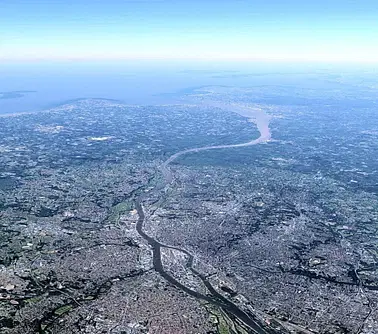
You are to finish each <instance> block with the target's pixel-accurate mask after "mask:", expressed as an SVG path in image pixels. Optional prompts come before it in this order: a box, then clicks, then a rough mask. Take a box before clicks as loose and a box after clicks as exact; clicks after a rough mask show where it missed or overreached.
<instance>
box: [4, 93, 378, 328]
mask: <svg viewBox="0 0 378 334" xmlns="http://www.w3.org/2000/svg"><path fill="white" fill-rule="evenodd" d="M269 90H272V88H271V87H269ZM363 92H364V93H361V92H360V91H359V92H358V93H357V92H355V91H353V90H351V91H347V92H343V93H342V94H341V93H340V92H339V91H337V90H334V91H332V90H329V91H326V90H324V91H322V92H321V93H319V91H314V90H306V89H303V90H296V91H295V92H294V93H293V91H292V90H290V89H289V88H285V87H279V86H277V87H275V89H274V94H268V93H267V89H266V88H265V87H255V88H245V87H244V88H237V87H225V86H222V87H221V86H204V87H198V88H192V89H190V90H188V91H186V92H185V93H183V94H182V96H181V97H180V99H181V102H180V103H177V104H167V105H152V106H135V105H126V104H124V103H121V102H119V101H115V100H106V99H80V100H75V101H70V102H67V103H65V104H63V105H61V106H58V107H54V108H51V109H48V110H45V111H40V112H35V113H25V114H19V115H6V116H3V117H0V129H1V136H0V328H1V333H4V334H27V333H40V334H48V333H51V334H53V333H54V334H55V333H57V334H58V333H59V334H69V333H88V334H89V333H112V334H133V333H155V334H163V333H166V334H169V333H177V334H180V333H183V334H184V333H189V334H190V333H192V334H198V333H203V334H215V333H219V334H226V333H229V334H231V333H241V334H246V333H259V334H260V333H262V334H265V333H268V334H274V333H304V334H310V333H324V334H325V333H330V334H331V333H332V334H336V333H337V334H348V333H353V334H374V333H378V310H377V307H378V197H377V195H378V159H377V152H378V131H377V129H378V118H377V117H376V114H375V113H376V108H374V106H375V107H376V97H374V96H376V95H374V94H373V91H369V90H366V89H365V90H363ZM2 94H4V93H2ZM372 96H373V97H372Z"/></svg>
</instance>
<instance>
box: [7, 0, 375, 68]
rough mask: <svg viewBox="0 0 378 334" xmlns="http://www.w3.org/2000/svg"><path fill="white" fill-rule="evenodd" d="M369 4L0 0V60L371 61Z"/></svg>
mask: <svg viewBox="0 0 378 334" xmlns="http://www.w3.org/2000/svg"><path fill="white" fill-rule="evenodd" d="M377 18H378V3H377V2H376V1H372V0H363V1H354V0H352V1H341V0H335V1H332V2H329V1H325V0H321V1H318V2H316V3H315V2H306V3H303V1H299V0H290V1H285V3H283V2H282V1H278V0H272V1H261V0H257V1H222V2H219V1H197V0H195V1H187V0H181V1H169V0H157V1H151V0H150V1H143V0H140V1H117V0H111V1H109V2H107V3H106V4H105V3H102V2H101V1H88V0H85V1H80V3H78V2H73V1H54V2H47V1H33V2H30V1H22V0H16V1H12V2H8V3H2V4H0V32H1V36H2V37H1V47H0V60H1V61H2V62H32V61H36V60H39V61H54V60H55V61H57V60H60V61H62V60H82V61H93V60H98V61H99V60H109V61H111V60H133V59H134V60H135V59H139V60H141V59H144V60H159V59H160V60H191V61H193V60H214V61H221V60H223V61H279V62H280V61H281V62H315V63H316V62H320V63H327V62H330V63H339V62H342V63H372V64H375V63H377V62H378V47H377V45H378V34H377V33H378V19H377Z"/></svg>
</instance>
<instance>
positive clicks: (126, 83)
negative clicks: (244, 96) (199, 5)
mask: <svg viewBox="0 0 378 334" xmlns="http://www.w3.org/2000/svg"><path fill="white" fill-rule="evenodd" d="M339 76H340V75H339V74H337V75H336V79H337V78H338V77H339ZM327 78H328V79H327ZM329 78H333V83H332V82H330V80H329ZM331 81H332V80H331ZM339 81H340V80H335V78H334V75H333V74H330V72H329V71H328V70H326V69H322V68H309V67H307V68H303V67H301V68H299V67H298V66H297V65H295V64H294V65H293V64H292V65H290V66H287V65H286V66H279V65H271V64H263V65H259V64H254V65H245V64H244V65H243V64H227V65H224V64H211V63H209V64H194V65H193V64H182V63H179V64H175V63H172V64H167V63H164V64H161V63H158V64H157V63H154V64H150V63H143V62H134V63H131V62H129V63H119V62H118V63H117V62H115V63H107V64H103V63H99V64H95V63H90V64H87V63H63V64H57V63H49V64H46V63H43V64H42V63H35V64H23V65H22V64H21V65H20V64H12V65H7V66H4V65H2V66H0V92H14V91H33V92H30V93H25V95H24V96H22V97H17V98H1V95H0V114H12V113H20V112H30V111H37V110H43V109H48V108H50V107H53V106H56V105H59V104H62V103H64V102H65V101H69V100H73V99H79V98H108V99H116V100H121V101H123V102H125V103H127V104H142V105H149V104H163V103H175V102H177V101H178V98H179V96H180V94H181V93H182V92H183V91H185V90H188V89H190V88H191V87H200V86H207V85H225V86H246V87H254V86H255V87H257V86H264V87H267V86H268V87H272V92H274V89H275V87H277V86H281V87H282V86H284V87H293V88H295V87H297V88H298V87H300V88H304V87H308V88H312V89H324V87H325V84H326V85H327V87H330V88H332V87H337V85H340V82H339Z"/></svg>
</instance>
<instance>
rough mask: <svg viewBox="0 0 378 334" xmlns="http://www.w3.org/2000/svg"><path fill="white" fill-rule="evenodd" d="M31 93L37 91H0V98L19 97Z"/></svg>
mask: <svg viewBox="0 0 378 334" xmlns="http://www.w3.org/2000/svg"><path fill="white" fill-rule="evenodd" d="M29 93H36V91H35V90H14V91H10V92H0V100H5V99H18V98H20V97H23V96H25V95H26V94H29Z"/></svg>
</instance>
